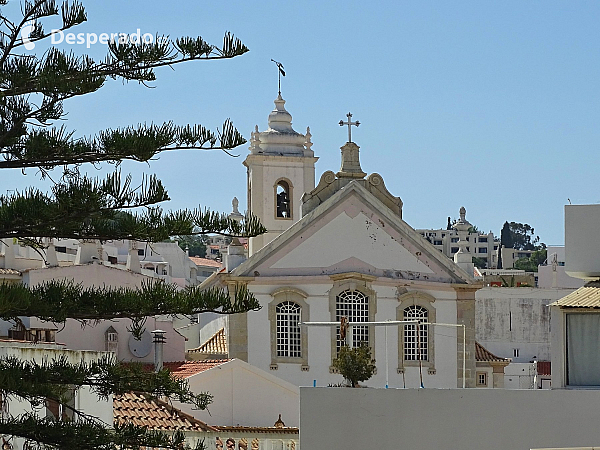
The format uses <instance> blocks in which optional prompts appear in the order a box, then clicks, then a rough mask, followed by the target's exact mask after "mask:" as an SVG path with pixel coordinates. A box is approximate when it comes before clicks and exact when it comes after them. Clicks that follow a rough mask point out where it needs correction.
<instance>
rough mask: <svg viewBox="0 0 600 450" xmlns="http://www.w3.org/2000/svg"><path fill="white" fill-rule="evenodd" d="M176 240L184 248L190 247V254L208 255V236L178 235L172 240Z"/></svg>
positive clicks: (203, 256) (201, 256) (202, 256)
mask: <svg viewBox="0 0 600 450" xmlns="http://www.w3.org/2000/svg"><path fill="white" fill-rule="evenodd" d="M174 241H177V243H178V245H179V247H180V248H181V249H182V250H186V249H188V250H189V252H190V256H199V257H200V258H205V257H206V236H204V235H198V236H177V238H176V239H172V240H171V242H174Z"/></svg>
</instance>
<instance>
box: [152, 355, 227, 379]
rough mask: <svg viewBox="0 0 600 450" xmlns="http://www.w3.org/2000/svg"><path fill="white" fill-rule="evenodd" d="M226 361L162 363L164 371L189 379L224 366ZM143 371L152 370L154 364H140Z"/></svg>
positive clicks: (208, 360)
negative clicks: (167, 370)
mask: <svg viewBox="0 0 600 450" xmlns="http://www.w3.org/2000/svg"><path fill="white" fill-rule="evenodd" d="M227 361H229V360H228V359H207V360H204V361H176V362H166V363H163V367H164V368H165V369H169V370H170V371H171V373H172V374H173V375H174V376H175V377H177V378H189V377H191V376H193V375H196V374H197V373H201V372H204V371H205V370H208V369H212V368H213V367H216V366H220V365H221V364H225V363H226V362H227ZM142 365H143V367H144V369H145V370H148V371H152V370H154V364H142Z"/></svg>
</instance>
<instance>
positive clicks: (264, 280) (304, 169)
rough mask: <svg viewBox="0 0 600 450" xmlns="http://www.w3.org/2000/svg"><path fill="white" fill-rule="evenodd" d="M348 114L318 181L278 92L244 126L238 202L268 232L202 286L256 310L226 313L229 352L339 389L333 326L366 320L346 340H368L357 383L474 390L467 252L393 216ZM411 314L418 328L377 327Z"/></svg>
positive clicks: (397, 211) (398, 208) (390, 198)
mask: <svg viewBox="0 0 600 450" xmlns="http://www.w3.org/2000/svg"><path fill="white" fill-rule="evenodd" d="M351 117H352V116H351V114H348V121H347V122H343V123H341V124H343V125H347V126H348V142H346V143H345V144H344V145H343V146H342V147H341V167H340V169H339V170H338V171H337V172H333V171H331V170H328V171H326V172H325V173H323V174H322V175H321V177H320V179H319V182H318V183H317V184H316V183H315V163H316V161H317V159H318V158H317V157H315V154H314V151H313V150H312V148H311V147H312V145H313V144H312V142H311V134H310V129H308V128H307V131H306V133H305V134H302V133H298V132H296V131H295V130H294V129H293V128H292V116H291V114H290V113H289V112H288V111H287V110H286V108H285V100H284V99H283V98H282V97H281V94H280V95H279V96H278V97H277V99H276V100H275V109H274V110H273V111H272V112H271V113H270V114H269V117H268V128H267V129H266V130H265V131H259V129H258V126H256V128H255V131H254V132H253V133H252V137H251V141H250V148H249V154H248V155H247V157H246V159H245V161H244V162H243V164H244V166H246V168H247V174H248V180H247V195H248V209H249V210H250V212H252V213H253V214H254V215H255V216H257V217H258V218H259V219H260V220H261V222H262V223H263V225H264V226H265V227H266V228H267V229H268V232H267V233H265V234H264V235H262V236H258V237H255V238H252V239H250V242H249V251H248V254H249V257H248V258H247V259H245V258H244V257H241V256H240V255H243V247H242V246H241V244H240V243H239V241H236V240H234V241H233V242H232V245H231V246H230V247H229V250H228V252H229V254H228V255H227V256H225V259H226V261H227V264H226V268H225V269H223V270H221V271H220V272H218V273H215V274H213V275H212V276H211V277H209V278H208V279H207V280H206V281H205V282H204V283H203V284H202V286H203V287H206V288H208V287H223V288H225V287H230V288H231V287H235V286H240V285H241V286H246V287H247V288H248V289H249V290H250V291H251V292H252V293H253V294H254V295H255V296H256V298H257V299H258V300H259V301H260V304H261V306H262V308H261V310H259V311H252V312H248V313H244V314H238V315H234V316H231V317H228V318H227V323H226V330H225V331H226V335H227V341H228V342H227V344H228V353H229V357H230V358H239V359H242V360H244V361H246V362H248V363H249V364H251V365H253V366H256V367H258V368H260V369H262V370H265V371H270V373H272V374H273V375H275V376H277V377H279V378H282V379H284V380H286V381H288V382H290V383H292V384H294V385H296V386H313V385H316V386H327V385H335V384H339V383H341V382H342V381H343V379H342V377H341V375H339V374H338V373H336V371H335V369H334V368H333V367H332V362H333V360H334V359H335V358H336V356H337V352H338V350H339V348H340V347H341V345H343V340H342V339H341V338H340V327H339V325H338V326H336V323H337V324H339V322H340V320H341V318H342V317H347V318H348V320H349V321H350V322H351V323H353V324H356V323H360V322H365V325H364V326H359V325H354V326H353V327H352V337H353V344H354V345H355V346H356V345H359V344H361V343H366V344H368V345H369V346H370V347H371V349H372V355H373V356H374V358H375V360H376V372H375V375H374V376H373V377H372V378H371V379H370V380H368V381H366V382H365V383H364V384H365V385H367V386H373V387H386V386H389V387H407V388H410V387H413V388H414V387H419V386H424V387H436V388H456V387H463V386H466V387H475V386H476V385H477V374H478V370H479V367H478V366H479V364H478V363H476V343H475V330H474V327H475V323H474V322H475V292H476V291H477V290H478V289H479V288H480V287H481V286H480V284H478V283H476V282H475V280H474V279H473V276H472V271H471V272H470V273H469V270H470V267H472V266H470V264H469V263H470V258H469V259H468V262H465V264H460V261H459V264H457V263H455V262H453V261H452V260H450V259H448V258H447V257H446V256H445V255H443V254H442V253H441V252H440V251H439V250H437V249H436V248H435V247H434V246H433V245H432V244H431V243H430V242H428V241H427V240H426V239H425V238H423V237H422V236H421V235H420V234H419V233H417V232H416V231H415V230H414V229H413V228H412V227H411V226H410V225H408V224H407V223H406V222H404V221H403V220H402V208H403V203H402V200H401V199H400V197H397V196H394V195H393V194H392V193H390V192H389V191H388V189H387V188H386V186H385V183H384V180H383V177H382V176H381V175H380V174H378V173H372V174H366V173H365V172H363V171H362V169H361V165H360V158H359V155H360V152H359V146H358V145H357V144H356V143H354V142H352V138H351V126H352V125H355V124H356V123H355V122H352V121H351ZM315 184H316V185H315ZM411 320H412V321H415V322H416V321H419V322H420V323H424V325H419V326H417V325H416V323H414V322H413V323H409V324H406V323H404V324H393V325H387V326H382V325H384V324H382V322H385V321H411ZM315 322H320V323H321V325H322V326H317V324H315ZM323 322H329V324H323ZM494 375H495V374H494Z"/></svg>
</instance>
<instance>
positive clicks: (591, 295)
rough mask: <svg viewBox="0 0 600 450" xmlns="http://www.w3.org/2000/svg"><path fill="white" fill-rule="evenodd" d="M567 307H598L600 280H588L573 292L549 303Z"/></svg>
mask: <svg viewBox="0 0 600 450" xmlns="http://www.w3.org/2000/svg"><path fill="white" fill-rule="evenodd" d="M550 306H562V307H567V308H600V281H590V282H588V283H586V284H585V286H583V287H580V288H579V289H577V290H576V291H575V292H571V293H570V294H569V295H567V296H565V297H563V298H561V299H560V300H557V301H555V302H554V303H551V304H550Z"/></svg>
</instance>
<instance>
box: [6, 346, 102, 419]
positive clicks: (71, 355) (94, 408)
mask: <svg viewBox="0 0 600 450" xmlns="http://www.w3.org/2000/svg"><path fill="white" fill-rule="evenodd" d="M106 354H107V353H106V352H95V351H78V350H65V349H63V348H57V347H55V346H52V345H39V344H38V345H35V344H25V343H9V342H5V343H4V344H3V346H2V347H0V357H10V356H16V357H17V358H19V359H21V360H25V361H36V362H38V363H41V362H42V361H44V360H48V361H52V360H53V359H55V358H56V359H57V358H62V357H66V358H67V361H68V362H69V363H71V364H78V363H80V362H82V361H83V362H86V363H90V362H93V361H96V360H98V359H100V358H102V357H103V356H106ZM75 407H76V408H77V409H78V410H80V411H81V412H83V413H85V414H89V415H91V416H94V417H97V418H99V419H100V420H102V421H104V422H105V423H108V424H112V421H113V410H112V395H110V396H109V397H108V399H106V400H105V399H100V398H99V397H98V396H97V395H96V394H94V393H93V392H91V391H90V389H89V388H88V387H86V386H84V387H81V388H80V389H78V391H77V394H76V396H75ZM31 409H32V408H31V404H30V403H29V402H26V401H21V399H19V398H16V397H15V398H10V399H9V405H8V412H9V414H11V415H12V416H13V417H15V416H18V415H19V414H22V413H25V412H31ZM40 411H41V412H40ZM38 414H40V415H42V416H43V415H44V411H43V409H40V410H39V411H38Z"/></svg>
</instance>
